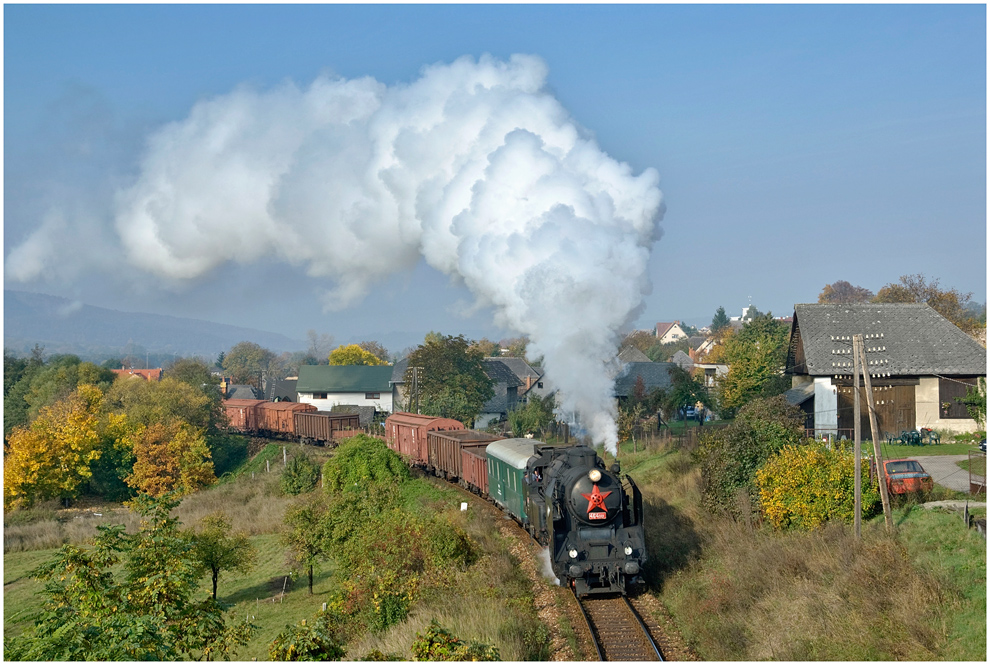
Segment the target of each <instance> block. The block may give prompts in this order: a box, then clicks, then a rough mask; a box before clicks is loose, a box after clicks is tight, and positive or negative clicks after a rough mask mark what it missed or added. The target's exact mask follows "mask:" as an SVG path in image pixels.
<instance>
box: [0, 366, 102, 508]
mask: <svg viewBox="0 0 990 665" xmlns="http://www.w3.org/2000/svg"><path fill="white" fill-rule="evenodd" d="M102 400H103V393H102V392H101V391H100V389H99V388H97V387H95V386H92V385H81V386H79V387H78V388H77V389H76V390H75V391H73V392H72V393H71V394H70V395H69V396H68V397H67V398H65V399H63V400H60V401H58V402H56V403H55V404H53V405H51V406H47V407H44V408H42V409H41V410H40V411H39V413H38V417H37V418H36V419H35V420H34V422H32V423H31V424H30V425H29V426H28V427H20V428H17V429H15V430H14V431H13V432H12V433H11V435H10V440H9V442H8V449H7V452H6V454H5V455H4V466H3V503H4V508H6V509H11V508H16V507H21V506H30V505H32V504H33V503H35V502H36V501H44V500H47V499H71V498H74V497H75V496H77V495H78V493H79V490H80V488H81V486H82V484H83V483H84V482H85V481H86V480H88V479H89V478H90V477H91V476H92V470H91V469H90V464H91V463H92V462H93V461H94V460H96V459H99V457H100V443H101V437H100V434H99V432H98V431H97V428H98V418H97V415H96V414H97V411H98V410H99V408H100V404H101V402H102Z"/></svg>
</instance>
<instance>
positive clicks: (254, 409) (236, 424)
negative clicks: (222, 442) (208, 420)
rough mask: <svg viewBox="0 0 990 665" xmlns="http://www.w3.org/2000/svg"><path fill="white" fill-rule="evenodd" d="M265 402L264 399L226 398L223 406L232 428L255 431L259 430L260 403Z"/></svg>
mask: <svg viewBox="0 0 990 665" xmlns="http://www.w3.org/2000/svg"><path fill="white" fill-rule="evenodd" d="M264 403H265V400H263V399H228V400H224V402H223V408H224V411H226V413H227V421H228V422H229V423H230V426H231V427H232V428H234V429H236V430H239V431H241V432H255V431H257V430H258V405H259V404H264Z"/></svg>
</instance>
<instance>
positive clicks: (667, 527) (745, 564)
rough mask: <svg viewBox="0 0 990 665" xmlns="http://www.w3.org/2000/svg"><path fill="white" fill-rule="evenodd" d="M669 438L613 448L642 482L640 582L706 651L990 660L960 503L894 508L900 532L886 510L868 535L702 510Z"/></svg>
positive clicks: (775, 656)
mask: <svg viewBox="0 0 990 665" xmlns="http://www.w3.org/2000/svg"><path fill="white" fill-rule="evenodd" d="M664 445H667V446H669V447H666V448H665V447H663V446H664ZM674 445H675V443H674V442H673V441H672V442H670V443H668V444H661V445H660V446H659V447H658V448H656V449H650V450H649V451H647V452H642V451H640V452H637V453H633V452H632V445H631V444H630V443H629V442H623V443H622V445H620V452H619V457H620V460H621V462H622V468H623V471H624V472H626V473H629V474H630V475H632V476H633V477H634V478H635V479H636V482H637V484H638V485H639V487H640V488H641V489H642V491H643V496H644V508H645V513H646V515H645V518H646V527H647V545H648V547H649V549H650V552H651V561H650V562H648V563H647V571H646V573H647V579H648V581H649V588H648V590H649V592H650V593H652V594H653V595H655V596H656V597H657V598H658V599H659V600H660V601H661V602H662V603H663V604H664V605H665V606H666V607H667V609H668V610H669V611H670V612H671V614H672V616H673V619H674V621H675V623H676V625H677V626H678V628H679V629H680V630H681V633H682V635H683V636H684V637H685V639H686V640H687V641H688V643H689V644H690V645H691V646H692V647H693V648H694V649H695V651H696V652H697V653H698V655H699V656H700V657H701V659H703V660H746V661H755V660H839V661H843V660H974V661H976V660H978V661H983V660H985V656H986V653H985V648H986V541H985V540H983V538H982V537H980V536H979V535H978V534H977V533H976V532H975V531H974V530H967V529H966V528H965V527H964V525H963V522H962V516H961V513H955V514H945V513H939V512H934V513H933V512H932V511H929V510H925V509H922V508H918V507H914V508H912V507H911V506H910V505H906V506H903V507H901V508H895V513H894V514H895V520H897V521H898V522H899V525H898V535H897V537H896V539H892V538H890V537H888V536H886V534H885V533H884V531H885V530H884V527H883V517H882V516H880V517H879V518H877V519H874V520H872V521H870V522H868V523H867V524H865V525H864V539H863V541H862V543H857V541H856V540H855V538H854V537H853V536H852V534H851V531H852V530H851V527H850V526H847V525H841V524H833V525H829V526H827V527H826V528H824V529H819V530H816V531H812V532H798V531H790V532H782V533H781V532H774V531H772V530H771V529H769V528H766V527H765V526H763V525H760V524H759V523H758V522H756V521H754V522H753V523H744V522H736V521H734V520H731V519H729V518H726V517H718V516H713V515H710V514H708V513H707V512H705V511H704V510H702V509H701V508H700V503H699V497H700V485H699V478H700V474H699V471H698V469H697V468H696V467H695V466H694V465H693V463H692V462H691V458H690V454H688V453H687V452H685V451H683V450H677V449H676V448H674ZM930 448H932V447H928V446H926V447H924V448H918V447H915V448H913V451H914V453H915V454H918V451H920V450H923V449H930ZM940 448H949V450H951V447H949V446H940ZM926 452H927V450H926ZM945 493H946V494H948V490H946V492H945ZM952 494H953V496H955V495H957V493H952ZM960 496H961V495H960ZM932 498H933V499H934V498H949V497H948V496H941V495H939V496H938V497H935V496H934V495H933V496H932Z"/></svg>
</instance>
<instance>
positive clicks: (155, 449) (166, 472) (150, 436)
mask: <svg viewBox="0 0 990 665" xmlns="http://www.w3.org/2000/svg"><path fill="white" fill-rule="evenodd" d="M214 482H216V476H215V475H214V474H213V461H212V457H211V455H210V449H209V448H208V447H207V445H206V439H205V437H204V436H203V432H202V430H199V429H196V428H194V427H191V426H189V425H188V424H186V423H182V422H174V423H171V424H165V423H152V424H151V425H142V426H141V427H140V428H139V429H138V431H137V432H136V433H135V435H134V471H133V473H132V474H131V475H130V476H128V478H127V484H128V485H130V486H131V487H133V488H135V489H137V490H138V491H141V492H144V493H146V494H150V495H151V496H155V497H158V496H162V495H163V494H165V493H167V492H173V491H174V492H176V493H177V494H179V495H182V494H188V493H190V492H194V491H196V490H197V489H200V488H201V487H206V486H207V485H210V484H212V483H214Z"/></svg>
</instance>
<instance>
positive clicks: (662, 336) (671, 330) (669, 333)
mask: <svg viewBox="0 0 990 665" xmlns="http://www.w3.org/2000/svg"><path fill="white" fill-rule="evenodd" d="M657 339H658V340H660V343H661V344H669V343H670V342H676V341H677V340H679V339H687V333H686V332H684V329H683V328H681V322H680V321H674V322H672V323H658V324H657Z"/></svg>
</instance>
